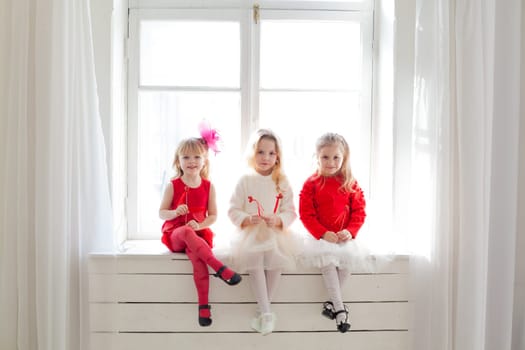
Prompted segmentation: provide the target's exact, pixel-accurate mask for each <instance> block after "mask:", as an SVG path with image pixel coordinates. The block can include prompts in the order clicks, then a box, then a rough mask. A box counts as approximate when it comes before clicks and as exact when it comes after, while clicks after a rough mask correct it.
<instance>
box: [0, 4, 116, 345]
mask: <svg viewBox="0 0 525 350" xmlns="http://www.w3.org/2000/svg"><path fill="white" fill-rule="evenodd" d="M90 28H91V27H90V20H89V2H88V0H39V1H37V0H2V1H1V3H0V52H1V55H0V115H1V119H0V166H1V169H0V170H1V171H0V229H1V231H0V264H1V265H0V283H1V284H0V347H1V348H2V350H28V349H39V350H76V349H87V344H88V337H87V336H86V330H87V329H88V323H87V322H88V313H87V298H86V295H87V290H88V286H87V279H86V277H87V275H86V256H87V253H88V252H90V251H93V250H103V249H110V248H111V247H112V244H113V242H112V232H111V208H110V199H109V189H108V181H107V168H106V163H105V150H104V141H103V137H102V130H101V123H100V117H99V113H98V101H97V96H96V84H95V75H94V65H93V49H92V44H91V32H90Z"/></svg>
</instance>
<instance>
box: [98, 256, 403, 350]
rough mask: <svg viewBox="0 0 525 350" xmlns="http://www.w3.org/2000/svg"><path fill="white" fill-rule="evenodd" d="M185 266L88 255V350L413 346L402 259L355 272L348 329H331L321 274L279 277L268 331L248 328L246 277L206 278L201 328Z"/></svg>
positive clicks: (180, 260)
mask: <svg viewBox="0 0 525 350" xmlns="http://www.w3.org/2000/svg"><path fill="white" fill-rule="evenodd" d="M225 262H226V263H227V260H226V261H225ZM191 271H192V269H191V263H190V262H189V260H188V259H187V257H186V255H184V254H172V253H159V252H155V251H139V250H136V249H135V250H134V249H130V250H129V251H127V252H126V253H118V254H92V255H91V256H90V258H89V285H90V289H89V301H90V322H91V324H90V331H91V333H90V336H91V349H92V350H110V349H111V350H143V349H148V350H168V349H169V350H173V349H213V350H222V349H224V350H226V349H234V350H237V349H270V348H272V349H298V350H299V349H300V350H309V349H321V350H326V349H359V350H407V349H409V348H410V346H409V332H408V323H409V318H410V315H409V312H410V305H409V303H408V292H407V284H408V276H407V271H408V260H407V258H406V257H398V258H396V259H394V260H393V261H392V262H390V263H389V264H388V265H387V266H385V267H383V268H382V269H381V270H380V271H378V272H376V273H363V272H360V271H354V272H353V274H352V276H351V277H350V279H349V281H348V283H347V287H346V290H344V292H343V296H344V297H345V304H347V305H348V307H349V309H350V319H349V321H350V323H351V325H352V328H351V330H350V332H348V333H344V334H342V333H339V332H337V331H336V327H335V321H332V320H328V319H326V318H324V317H322V316H321V307H322V302H323V301H325V300H326V293H325V290H324V288H323V284H322V277H321V275H320V274H319V271H316V270H300V271H294V272H290V273H284V274H283V277H282V280H281V283H280V284H279V288H278V290H277V292H276V295H275V298H274V299H275V300H274V302H273V304H272V309H273V311H274V312H275V313H276V314H277V323H276V329H275V331H274V333H272V334H269V335H267V336H262V335H260V334H259V333H256V332H254V331H253V330H252V329H251V328H250V319H251V318H252V317H253V315H254V312H255V300H254V298H253V296H252V293H251V289H250V286H249V283H248V280H247V276H244V277H245V278H244V280H243V281H242V282H241V284H239V285H237V286H228V285H226V284H225V283H224V282H222V281H220V280H219V279H217V278H214V277H212V278H211V283H210V304H211V305H212V318H213V324H212V325H211V326H210V327H200V326H199V325H198V322H197V302H196V292H195V289H194V285H193V279H192V273H191Z"/></svg>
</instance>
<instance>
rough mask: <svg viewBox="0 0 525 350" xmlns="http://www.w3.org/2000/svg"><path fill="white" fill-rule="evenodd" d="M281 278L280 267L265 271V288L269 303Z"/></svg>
mask: <svg viewBox="0 0 525 350" xmlns="http://www.w3.org/2000/svg"><path fill="white" fill-rule="evenodd" d="M280 280H281V269H276V270H268V271H266V288H267V291H268V301H269V302H270V303H271V302H272V300H273V296H274V294H275V290H276V289H277V286H278V285H279V281H280Z"/></svg>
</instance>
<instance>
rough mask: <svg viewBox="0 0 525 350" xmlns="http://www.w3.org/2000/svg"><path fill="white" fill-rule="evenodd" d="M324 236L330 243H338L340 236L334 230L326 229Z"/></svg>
mask: <svg viewBox="0 0 525 350" xmlns="http://www.w3.org/2000/svg"><path fill="white" fill-rule="evenodd" d="M322 238H323V239H324V240H325V241H328V242H330V243H337V242H338V241H339V236H337V233H335V232H332V231H326V232H325V234H324V235H323V237H322Z"/></svg>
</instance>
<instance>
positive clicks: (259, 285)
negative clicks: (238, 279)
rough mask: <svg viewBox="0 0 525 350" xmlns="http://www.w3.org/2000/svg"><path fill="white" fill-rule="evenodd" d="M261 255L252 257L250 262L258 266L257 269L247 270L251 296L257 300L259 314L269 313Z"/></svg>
mask: <svg viewBox="0 0 525 350" xmlns="http://www.w3.org/2000/svg"><path fill="white" fill-rule="evenodd" d="M263 259H264V255H263V253H256V254H254V255H253V257H252V261H253V262H254V263H255V264H256V266H259V268H256V269H253V270H249V271H248V273H249V274H250V286H251V287H252V291H253V294H254V296H255V299H256V300H257V306H258V308H259V311H260V312H261V314H264V313H269V312H270V300H269V298H268V290H267V286H266V275H265V273H264V268H263V266H264V265H263Z"/></svg>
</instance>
